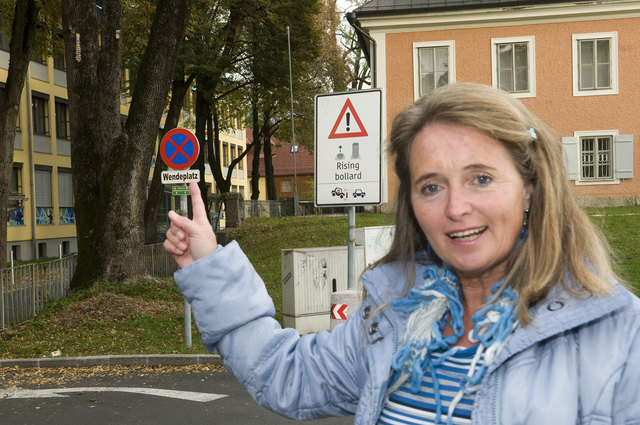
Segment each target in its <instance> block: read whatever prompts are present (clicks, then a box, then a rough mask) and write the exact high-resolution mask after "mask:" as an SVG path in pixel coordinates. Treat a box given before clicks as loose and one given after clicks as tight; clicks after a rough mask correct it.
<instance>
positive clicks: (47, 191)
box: [35, 170, 53, 207]
mask: <svg viewBox="0 0 640 425" xmlns="http://www.w3.org/2000/svg"><path fill="white" fill-rule="evenodd" d="M35 171H36V206H37V207H51V206H52V205H53V203H52V202H51V171H48V170H35Z"/></svg>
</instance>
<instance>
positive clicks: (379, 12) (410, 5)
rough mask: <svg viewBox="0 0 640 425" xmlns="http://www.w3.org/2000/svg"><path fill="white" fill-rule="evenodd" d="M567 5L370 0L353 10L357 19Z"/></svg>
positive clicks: (533, 0)
mask: <svg viewBox="0 0 640 425" xmlns="http://www.w3.org/2000/svg"><path fill="white" fill-rule="evenodd" d="M548 3H568V1H567V0H371V1H370V2H368V3H366V4H364V5H362V6H360V7H358V8H356V9H354V10H353V12H355V14H356V16H357V17H365V16H384V15H396V14H406V13H418V12H435V11H442V10H462V9H484V8H493V7H513V6H529V5H536V4H548Z"/></svg>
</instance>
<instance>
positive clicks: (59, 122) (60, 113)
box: [56, 98, 70, 139]
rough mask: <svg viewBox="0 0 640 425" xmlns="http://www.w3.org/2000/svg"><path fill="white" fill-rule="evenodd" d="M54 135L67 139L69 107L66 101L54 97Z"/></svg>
mask: <svg viewBox="0 0 640 425" xmlns="http://www.w3.org/2000/svg"><path fill="white" fill-rule="evenodd" d="M56 137H57V138H58V139H69V138H70V131H69V107H68V106H67V103H66V101H64V100H63V99H59V98H56Z"/></svg>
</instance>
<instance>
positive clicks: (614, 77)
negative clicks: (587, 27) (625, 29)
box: [571, 31, 618, 96]
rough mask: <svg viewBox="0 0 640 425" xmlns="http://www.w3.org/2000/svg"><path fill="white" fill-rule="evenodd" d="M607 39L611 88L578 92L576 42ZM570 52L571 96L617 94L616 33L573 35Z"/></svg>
mask: <svg viewBox="0 0 640 425" xmlns="http://www.w3.org/2000/svg"><path fill="white" fill-rule="evenodd" d="M592 38H593V39H605V38H607V39H609V40H610V44H609V47H610V49H611V52H610V59H611V69H610V70H609V71H610V73H611V74H610V75H611V88H609V89H601V90H599V89H595V90H580V84H579V79H580V73H579V71H578V67H579V58H578V42H579V41H581V40H585V39H592ZM571 43H572V47H571V49H572V52H573V95H574V96H603V95H610V94H618V32H617V31H613V32H598V33H587V34H573V35H572V41H571Z"/></svg>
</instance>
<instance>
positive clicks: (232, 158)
mask: <svg viewBox="0 0 640 425" xmlns="http://www.w3.org/2000/svg"><path fill="white" fill-rule="evenodd" d="M234 159H236V145H233V144H232V145H231V162H233V160H234Z"/></svg>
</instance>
